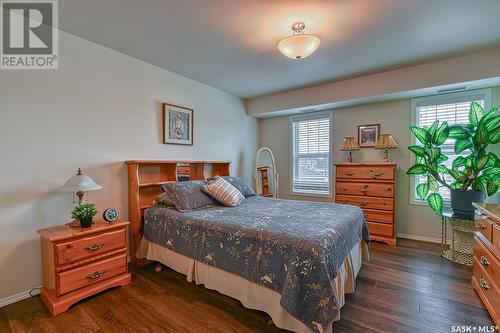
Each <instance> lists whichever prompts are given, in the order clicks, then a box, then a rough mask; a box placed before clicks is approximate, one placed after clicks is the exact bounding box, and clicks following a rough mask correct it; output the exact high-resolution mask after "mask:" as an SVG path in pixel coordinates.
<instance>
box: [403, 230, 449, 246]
mask: <svg viewBox="0 0 500 333" xmlns="http://www.w3.org/2000/svg"><path fill="white" fill-rule="evenodd" d="M397 236H398V237H400V238H406V239H413V240H419V241H422V242H429V243H437V244H441V238H432V237H425V236H418V235H410V234H401V233H398V234H397Z"/></svg>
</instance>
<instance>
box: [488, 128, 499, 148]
mask: <svg viewBox="0 0 500 333" xmlns="http://www.w3.org/2000/svg"><path fill="white" fill-rule="evenodd" d="M498 142H500V126H497V127H496V128H494V129H493V130H491V132H490V143H491V144H497V143H498Z"/></svg>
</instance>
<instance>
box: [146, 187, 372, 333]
mask: <svg viewBox="0 0 500 333" xmlns="http://www.w3.org/2000/svg"><path fill="white" fill-rule="evenodd" d="M143 217H144V223H143V227H142V230H141V231H142V233H143V234H142V235H141V242H140V245H139V246H138V248H137V252H136V257H137V258H138V259H140V258H147V259H149V260H154V261H159V262H161V263H163V264H165V265H166V266H168V267H170V268H172V269H174V270H176V271H178V272H180V273H182V274H185V275H186V276H187V280H188V281H194V282H196V283H197V284H203V285H205V287H207V288H209V289H215V290H217V291H219V292H221V293H223V294H226V295H229V296H231V297H233V298H236V299H238V300H240V301H241V302H242V304H243V305H244V306H246V307H248V308H253V309H258V310H262V311H265V312H266V313H268V314H269V315H270V316H271V318H272V320H273V322H274V324H275V325H276V326H278V327H280V328H284V329H288V330H291V331H295V332H331V331H332V330H333V328H332V327H333V326H332V323H333V322H334V321H335V320H338V319H339V318H340V308H341V306H342V305H343V304H344V295H345V294H346V293H350V292H354V286H355V278H356V275H357V273H358V272H359V269H360V267H361V263H362V259H367V257H368V249H367V247H368V245H367V244H368V241H369V235H368V230H367V227H366V223H365V221H364V217H363V214H362V211H361V210H360V209H359V208H357V207H354V206H350V205H340V204H333V203H319V202H303V201H292V200H281V199H272V198H263V197H257V196H253V197H248V198H246V199H245V200H244V201H243V202H242V203H241V204H240V206H238V207H222V206H214V207H209V208H204V209H200V210H195V211H189V212H179V211H177V210H176V209H174V208H169V207H166V206H164V205H154V206H151V207H148V208H147V209H145V210H144V212H143Z"/></svg>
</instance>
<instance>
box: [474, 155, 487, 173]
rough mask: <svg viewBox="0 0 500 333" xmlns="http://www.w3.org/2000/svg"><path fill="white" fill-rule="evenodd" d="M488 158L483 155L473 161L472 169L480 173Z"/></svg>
mask: <svg viewBox="0 0 500 333" xmlns="http://www.w3.org/2000/svg"><path fill="white" fill-rule="evenodd" d="M489 158H490V157H489V156H488V155H483V156H481V157H478V158H476V159H474V169H476V171H481V170H482V169H483V168H484V167H485V166H486V164H487V163H488V160H489Z"/></svg>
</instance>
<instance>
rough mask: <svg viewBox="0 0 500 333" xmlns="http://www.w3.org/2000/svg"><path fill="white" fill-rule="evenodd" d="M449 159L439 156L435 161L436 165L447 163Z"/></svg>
mask: <svg viewBox="0 0 500 333" xmlns="http://www.w3.org/2000/svg"><path fill="white" fill-rule="evenodd" d="M449 159H450V158H449V157H448V156H446V155H443V154H440V155H439V157H438V159H437V161H436V162H438V163H443V162H445V161H448V160H449Z"/></svg>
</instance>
